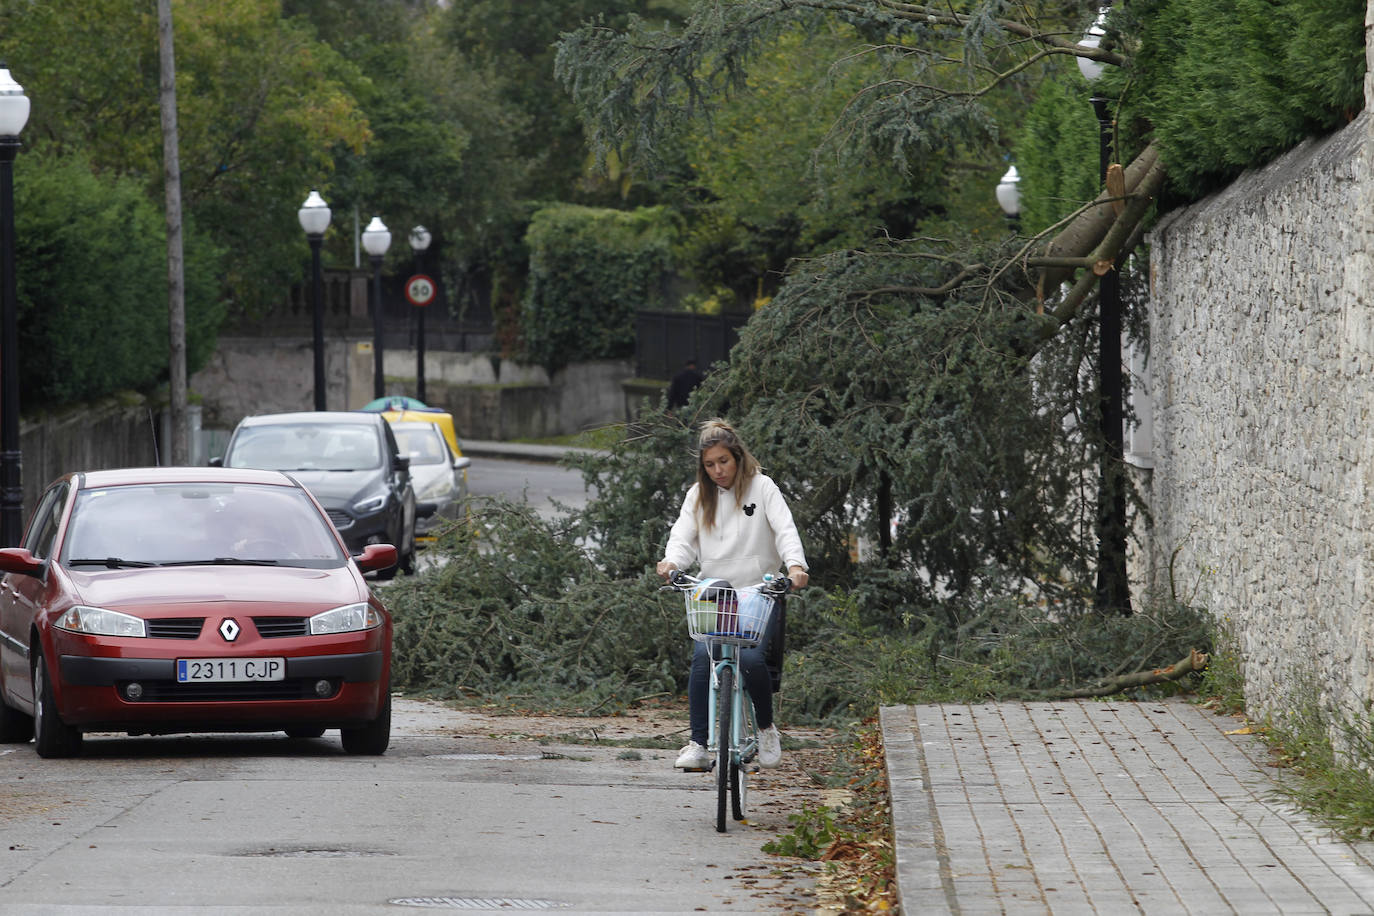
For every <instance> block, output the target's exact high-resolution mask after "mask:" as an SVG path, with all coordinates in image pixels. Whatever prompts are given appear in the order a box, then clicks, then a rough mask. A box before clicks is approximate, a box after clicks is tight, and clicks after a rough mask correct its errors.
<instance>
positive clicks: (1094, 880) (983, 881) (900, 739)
mask: <svg viewBox="0 0 1374 916" xmlns="http://www.w3.org/2000/svg"><path fill="white" fill-rule="evenodd" d="M1240 725H1241V723H1240V722H1238V721H1237V720H1236V719H1233V718H1229V717H1223V716H1217V715H1215V714H1213V713H1211V712H1210V711H1208V710H1205V709H1202V708H1200V707H1198V706H1196V705H1193V704H1190V703H1187V702H1184V701H1181V700H1168V701H1162V702H1152V703H1134V702H1102V701H1095V700H1082V701H1079V700H1069V701H1063V702H1049V703H990V704H985V705H959V704H938V705H920V706H892V707H885V708H884V709H883V710H882V729H883V740H884V743H885V746H886V748H887V767H888V779H889V782H890V784H891V788H892V810H893V824H894V829H895V832H896V845H897V881H898V885H899V888H900V894H901V900H902V909H903V912H905V913H908V914H922V916H924V914H942V913H950V914H982V913H1008V914H1018V916H1019V914H1032V913H1053V914H1080V913H1081V914H1088V913H1097V914H1104V916H1117V914H1123V913H1149V914H1155V913H1165V914H1173V913H1199V914H1216V913H1228V912H1229V913H1240V914H1244V916H1254V914H1261V913H1281V914H1284V916H1291V914H1308V913H1335V914H1349V916H1355V914H1374V843H1359V844H1348V843H1344V842H1342V841H1340V840H1338V839H1336V838H1334V837H1332V836H1331V835H1330V833H1329V831H1327V830H1325V829H1323V828H1322V827H1321V826H1320V825H1318V824H1317V823H1315V822H1313V821H1312V820H1310V819H1309V818H1308V817H1307V816H1306V815H1304V814H1303V813H1302V812H1300V811H1298V810H1297V809H1296V808H1294V807H1293V806H1292V805H1291V804H1289V803H1288V802H1287V801H1286V800H1285V799H1283V798H1282V797H1281V796H1280V795H1279V794H1278V793H1277V791H1276V788H1277V787H1276V783H1275V781H1274V777H1273V776H1272V775H1271V774H1272V770H1270V769H1269V768H1266V767H1265V766H1263V763H1262V762H1263V759H1264V748H1263V745H1262V743H1261V742H1260V739H1258V738H1256V737H1255V736H1252V735H1238V734H1227V733H1226V732H1228V731H1232V730H1235V729H1237V728H1238V727H1240Z"/></svg>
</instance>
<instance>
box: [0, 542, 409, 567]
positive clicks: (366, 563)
mask: <svg viewBox="0 0 1374 916" xmlns="http://www.w3.org/2000/svg"><path fill="white" fill-rule="evenodd" d="M24 552H25V553H28V551H27V550H26V551H24ZM3 553H4V551H3V550H0V554H3ZM353 562H354V563H357V564H358V568H359V569H361V570H362V571H363V572H367V571H368V570H371V569H386V568H387V567H390V566H395V565H396V548H395V547H393V546H392V545H391V544H368V545H367V546H366V547H364V548H363V552H362V553H361V554H359V555H358V556H356V557H354V558H353ZM3 568H4V567H3V565H0V569H3Z"/></svg>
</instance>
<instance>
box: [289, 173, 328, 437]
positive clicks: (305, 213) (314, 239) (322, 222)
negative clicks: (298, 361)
mask: <svg viewBox="0 0 1374 916" xmlns="http://www.w3.org/2000/svg"><path fill="white" fill-rule="evenodd" d="M296 216H297V218H298V219H299V220H300V221H301V228H302V229H304V230H305V237H306V239H307V240H308V241H309V242H310V301H311V312H312V324H313V327H314V332H315V409H316V410H324V409H325V406H324V400H325V398H324V390H325V383H324V304H323V301H322V295H321V290H320V287H321V285H322V284H321V281H320V244H321V243H322V242H323V241H324V231H325V230H326V229H328V228H329V205H328V204H326V203H325V202H324V198H323V197H321V196H320V192H319V191H311V192H310V196H309V197H307V198H306V199H305V203H303V204H301V208H300V209H299V210H297V211H296Z"/></svg>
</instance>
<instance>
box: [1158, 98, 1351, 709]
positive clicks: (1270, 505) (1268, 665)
mask: <svg viewBox="0 0 1374 916" xmlns="http://www.w3.org/2000/svg"><path fill="white" fill-rule="evenodd" d="M1370 142H1371V118H1370V115H1369V114H1368V113H1365V114H1362V115H1361V116H1360V117H1359V118H1358V119H1357V120H1356V121H1354V122H1353V123H1351V124H1350V125H1349V126H1347V127H1346V128H1345V129H1343V130H1342V131H1340V132H1338V133H1336V134H1334V135H1332V136H1330V137H1326V138H1323V139H1320V140H1315V141H1309V142H1308V143H1306V144H1305V145H1303V146H1302V147H1300V148H1298V149H1296V150H1294V151H1292V152H1290V153H1289V154H1287V155H1285V156H1284V157H1283V158H1282V159H1280V160H1278V161H1276V162H1274V163H1272V164H1271V165H1269V166H1268V167H1266V168H1264V169H1262V170H1258V171H1255V172H1252V173H1248V174H1246V175H1244V176H1243V177H1242V178H1241V179H1239V180H1238V181H1236V182H1235V183H1234V184H1232V185H1231V186H1230V187H1228V188H1227V189H1226V190H1225V191H1224V192H1222V193H1220V194H1217V195H1216V196H1214V197H1212V198H1210V199H1208V200H1205V201H1203V202H1201V203H1199V204H1197V205H1195V206H1193V207H1190V208H1188V209H1187V210H1185V211H1182V212H1177V213H1174V214H1172V215H1170V216H1168V217H1167V218H1166V219H1165V220H1163V221H1162V223H1161V225H1160V226H1159V227H1158V228H1157V229H1156V230H1155V231H1154V233H1153V235H1152V243H1153V247H1152V249H1151V265H1152V268H1151V298H1150V306H1149V309H1150V313H1149V324H1150V353H1149V363H1148V367H1149V368H1148V376H1149V381H1150V386H1151V390H1152V393H1153V401H1154V418H1153V419H1154V424H1153V440H1152V445H1153V455H1154V462H1155V466H1154V469H1153V471H1152V472H1146V476H1145V478H1144V479H1145V481H1146V488H1147V495H1148V501H1149V505H1150V509H1151V512H1152V514H1153V519H1154V525H1153V532H1152V538H1151V542H1150V544H1149V555H1150V557H1151V560H1150V562H1151V564H1152V566H1151V569H1150V570H1149V577H1150V578H1151V579H1153V581H1154V582H1155V583H1156V584H1157V585H1160V586H1165V587H1167V586H1168V584H1169V582H1170V581H1172V583H1173V585H1174V588H1175V590H1176V591H1177V592H1178V593H1179V596H1180V597H1182V598H1184V599H1187V600H1190V601H1191V602H1192V603H1193V604H1195V605H1196V606H1199V607H1202V608H1205V609H1207V610H1208V611H1209V612H1210V613H1211V614H1212V615H1214V617H1215V618H1216V619H1217V620H1218V621H1220V622H1221V623H1222V624H1223V625H1224V626H1226V627H1228V628H1230V629H1231V630H1232V631H1233V632H1234V633H1235V635H1236V638H1237V639H1238V641H1239V646H1240V649H1241V650H1242V653H1243V655H1244V660H1245V680H1246V693H1247V699H1248V701H1249V703H1250V704H1251V707H1252V711H1254V712H1257V713H1260V714H1263V713H1266V712H1268V713H1279V712H1281V711H1282V710H1283V709H1284V708H1286V707H1287V708H1291V706H1292V704H1293V703H1294V702H1295V701H1297V700H1300V699H1302V696H1303V691H1304V690H1305V689H1306V688H1307V687H1308V686H1309V685H1310V686H1314V687H1315V688H1316V690H1317V693H1318V696H1319V697H1320V699H1321V701H1322V702H1323V703H1325V704H1326V705H1327V706H1328V708H1334V707H1336V706H1340V707H1345V708H1347V709H1355V708H1363V707H1362V704H1363V702H1364V701H1367V700H1374V668H1372V667H1371V653H1372V652H1374V593H1371V586H1374V510H1372V509H1371V505H1370V499H1371V497H1374V431H1372V430H1371V422H1374V302H1371V300H1370V296H1371V288H1370V281H1371V279H1374V277H1371V262H1370V257H1371V251H1374V244H1371V243H1372V242H1374V239H1371V233H1374V219H1371V214H1372V213H1374V210H1372V209H1371V206H1372V205H1374V188H1371V170H1370V155H1371V150H1370Z"/></svg>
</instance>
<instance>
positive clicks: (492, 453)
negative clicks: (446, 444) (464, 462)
mask: <svg viewBox="0 0 1374 916" xmlns="http://www.w3.org/2000/svg"><path fill="white" fill-rule="evenodd" d="M459 444H460V445H461V446H462V449H463V454H464V455H466V456H467V457H469V458H476V457H481V458H503V459H506V460H508V461H541V462H546V463H550V464H553V463H557V462H559V461H562V460H563V459H564V458H567V457H569V456H571V455H604V454H607V453H606V452H604V451H601V450H600V449H594V448H578V447H575V446H568V445H535V444H532V443H524V442H494V441H490V440H482V439H463V440H461V442H460V443H459Z"/></svg>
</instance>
